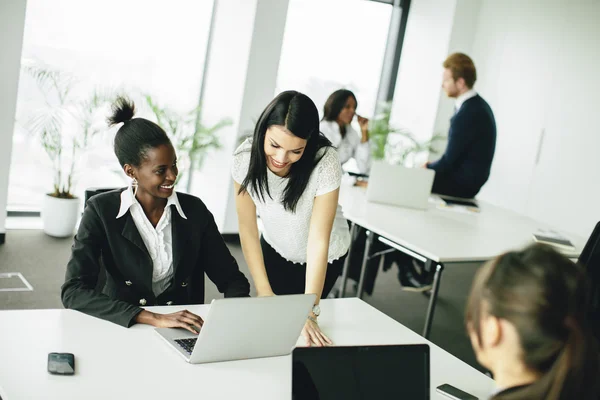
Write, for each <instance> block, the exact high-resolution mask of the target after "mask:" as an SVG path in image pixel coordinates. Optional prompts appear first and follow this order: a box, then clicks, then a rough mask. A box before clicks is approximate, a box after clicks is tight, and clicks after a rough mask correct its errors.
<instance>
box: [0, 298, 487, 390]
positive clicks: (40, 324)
mask: <svg viewBox="0 0 600 400" xmlns="http://www.w3.org/2000/svg"><path fill="white" fill-rule="evenodd" d="M321 304H322V316H321V317H320V318H319V319H320V324H321V326H322V328H323V330H324V331H325V332H327V333H328V334H329V336H330V337H331V339H332V340H333V341H334V342H335V344H337V345H367V344H415V343H427V344H429V346H430V349H431V352H430V354H431V398H432V399H443V397H441V396H440V395H439V394H437V393H436V392H435V388H436V387H437V386H439V385H441V384H443V383H449V384H451V385H453V386H456V387H459V388H461V389H463V390H465V391H467V392H469V393H472V394H473V395H475V396H477V397H479V398H487V395H489V393H490V392H491V391H492V390H493V389H494V386H495V385H494V381H493V380H492V379H490V378H488V377H487V376H485V375H484V374H482V373H480V372H479V371H477V370H476V369H474V368H472V367H471V366H469V365H468V364H466V363H464V362H462V361H461V360H459V359H458V358H456V357H454V356H453V355H451V354H449V353H447V352H446V351H444V350H442V349H441V348H439V347H438V346H436V345H435V344H433V343H430V342H429V341H427V340H426V339H424V338H423V337H422V336H420V335H418V334H416V333H415V332H413V331H411V330H410V329H408V328H406V327H404V326H403V325H401V324H399V323H398V322H396V321H394V320H393V319H391V318H389V317H388V316H386V315H385V314H383V313H381V312H380V311H378V310H376V309H375V308H373V307H371V306H370V305H368V304H367V303H365V302H363V301H361V300H359V299H357V298H352V299H333V300H323V302H322V303H321ZM182 308H183V307H168V308H167V307H150V308H149V309H151V310H153V311H158V312H167V311H169V312H173V311H175V310H179V309H182ZM187 309H189V310H190V311H192V312H196V313H198V314H199V315H201V316H205V315H206V314H207V312H208V309H209V306H208V305H200V306H198V305H197V306H189V307H187ZM240 334H242V333H241V332H240ZM50 352H69V353H73V354H75V369H76V374H75V375H74V376H55V375H50V374H49V373H48V372H47V370H46V363H47V356H48V353H50ZM0 395H1V396H2V398H3V400H20V399H45V400H53V399H57V400H58V399H60V400H70V399H77V400H80V399H86V400H93V399H102V400H105V399H124V400H127V399H132V400H133V399H147V400H151V399H211V400H216V399H228V400H229V399H242V398H243V399H267V400H268V399H273V400H284V399H290V398H291V356H284V357H273V358H262V359H253V360H243V361H231V362H222V363H212V364H203V365H200V364H199V365H191V364H188V363H186V362H185V361H184V360H183V359H182V358H181V356H180V355H179V354H177V353H176V352H175V351H174V350H173V349H171V348H170V347H169V346H168V345H166V344H165V343H164V342H163V340H162V339H161V338H160V337H159V336H158V335H157V334H156V333H155V332H154V331H153V328H152V327H151V326H148V325H134V326H133V327H132V328H129V329H126V328H123V327H120V326H118V325H114V324H112V323H110V322H106V321H103V320H100V319H96V318H93V317H90V316H87V315H85V314H82V313H79V312H77V311H73V310H18V311H0Z"/></svg>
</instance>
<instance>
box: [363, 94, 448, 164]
mask: <svg viewBox="0 0 600 400" xmlns="http://www.w3.org/2000/svg"><path fill="white" fill-rule="evenodd" d="M390 115H391V104H390V103H389V102H388V103H383V104H382V106H381V112H380V113H379V114H378V115H377V116H376V117H375V118H373V119H372V120H371V121H370V123H369V141H370V142H371V157H372V158H373V159H375V160H383V159H385V160H387V161H388V162H389V163H390V164H400V165H405V166H409V167H412V166H414V164H415V158H416V157H418V156H419V155H421V154H423V153H427V152H429V153H434V154H435V153H436V152H437V149H436V147H435V144H436V143H437V142H438V141H440V140H443V139H444V137H443V136H442V135H440V134H437V133H436V134H434V135H433V136H432V137H431V138H430V139H428V140H423V141H420V140H418V139H416V138H415V137H414V135H413V134H412V133H411V132H409V131H408V130H407V129H399V128H395V127H392V126H391V125H390Z"/></svg>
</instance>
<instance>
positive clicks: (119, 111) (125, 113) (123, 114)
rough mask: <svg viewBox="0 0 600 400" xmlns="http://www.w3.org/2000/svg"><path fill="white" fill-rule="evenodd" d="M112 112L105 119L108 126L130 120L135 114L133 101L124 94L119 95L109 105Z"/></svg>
mask: <svg viewBox="0 0 600 400" xmlns="http://www.w3.org/2000/svg"><path fill="white" fill-rule="evenodd" d="M111 112H112V114H111V115H110V116H109V117H108V118H107V119H106V121H107V122H108V126H113V125H116V124H119V123H121V122H127V121H130V120H131V118H133V115H134V114H135V105H134V104H133V101H131V100H129V99H128V98H127V97H125V96H119V97H117V99H116V100H115V102H114V103H113V104H112V106H111Z"/></svg>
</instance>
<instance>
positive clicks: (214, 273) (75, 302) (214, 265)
mask: <svg viewBox="0 0 600 400" xmlns="http://www.w3.org/2000/svg"><path fill="white" fill-rule="evenodd" d="M122 191H123V189H117V190H113V191H110V192H106V193H101V194H98V195H95V196H94V197H92V198H90V200H88V202H87V206H86V207H85V210H84V212H83V217H82V219H81V223H80V225H79V230H78V231H77V235H76V236H75V241H74V243H73V247H72V254H71V259H70V260H69V263H68V264H67V272H66V277H65V283H64V284H63V286H62V302H63V304H64V306H65V307H66V308H71V309H75V310H79V311H81V312H84V313H86V314H89V315H93V316H95V317H98V318H102V319H106V320H108V321H111V322H114V323H116V324H119V325H122V326H125V327H129V326H131V325H133V323H134V321H135V317H136V316H137V314H138V313H140V312H141V311H142V309H141V308H140V307H139V306H140V305H147V306H154V305H178V304H202V303H204V273H206V274H207V275H208V277H209V278H210V279H211V280H212V281H213V282H214V283H215V284H216V285H217V288H218V289H219V291H220V292H221V293H224V294H225V297H244V296H249V293H250V284H249V283H248V279H246V277H245V276H244V274H243V273H242V272H240V270H239V268H238V265H237V262H236V261H235V258H233V256H232V255H231V253H230V252H229V249H228V248H227V245H226V244H225V242H224V241H223V238H222V237H221V234H220V233H219V231H218V229H217V225H216V224H215V220H214V218H213V216H212V214H211V213H210V211H208V209H207V208H206V206H205V205H204V203H203V202H202V201H201V200H200V199H199V198H197V197H194V196H190V195H187V194H184V193H177V197H178V200H179V203H180V205H181V208H182V209H183V212H184V213H185V215H186V217H187V219H185V218H183V217H181V215H179V213H178V212H177V211H175V210H173V212H171V226H172V234H173V280H172V282H171V285H170V287H169V288H168V289H167V290H165V291H164V292H163V293H161V294H160V295H159V296H158V297H156V296H155V295H154V292H153V291H152V271H153V268H154V265H153V262H152V258H151V257H150V254H149V253H148V250H147V248H146V245H145V244H144V241H143V239H142V236H141V235H140V233H139V231H138V230H137V227H136V226H135V223H134V221H133V217H132V216H131V213H130V212H129V211H127V213H126V214H125V215H123V216H122V217H121V218H118V219H117V218H116V216H117V214H118V212H119V207H120V204H121V192H122ZM101 262H102V263H103V265H104V268H105V269H106V283H105V285H104V288H103V289H102V291H101V292H100V291H98V290H97V289H96V283H97V281H98V275H99V273H100V270H101V266H100V263H101Z"/></svg>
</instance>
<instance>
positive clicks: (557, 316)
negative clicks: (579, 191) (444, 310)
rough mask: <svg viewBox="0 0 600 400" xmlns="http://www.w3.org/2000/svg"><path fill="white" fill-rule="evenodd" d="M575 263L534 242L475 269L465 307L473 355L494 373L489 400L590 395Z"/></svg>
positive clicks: (590, 353) (591, 377)
mask: <svg viewBox="0 0 600 400" xmlns="http://www.w3.org/2000/svg"><path fill="white" fill-rule="evenodd" d="M587 295H588V287H587V281H586V276H585V275H584V273H583V271H582V270H581V269H580V268H579V267H578V266H576V265H575V264H573V263H572V262H571V261H569V260H568V259H567V258H566V257H564V256H563V255H562V254H560V253H559V252H558V251H556V250H554V249H553V248H551V247H549V246H547V245H542V244H534V245H531V246H529V247H527V248H525V249H524V250H522V251H513V252H509V253H506V254H504V255H501V256H499V257H498V258H496V259H495V260H492V261H491V262H489V263H487V264H486V265H485V266H484V267H482V269H481V270H480V271H479V272H478V273H477V275H476V277H475V281H474V283H473V287H472V289H471V294H470V297H469V301H468V305H467V313H466V322H467V330H468V332H469V336H470V338H471V343H472V344H473V349H474V350H475V354H476V356H477V360H478V361H479V363H480V364H481V365H483V366H484V367H486V368H487V369H489V370H490V371H491V372H492V373H493V374H494V379H495V381H496V383H497V385H498V391H497V392H496V393H495V394H494V395H493V396H492V399H493V400H508V399H513V400H517V399H545V400H574V399H577V400H592V399H593V400H597V399H598V398H599V396H600V391H599V387H600V386H599V384H600V376H599V373H600V369H599V365H600V358H599V355H598V346H597V343H596V340H595V339H594V337H593V336H592V334H591V331H590V329H589V326H588V321H586V320H585V317H586V315H587V313H586V308H587V300H588V298H587Z"/></svg>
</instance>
